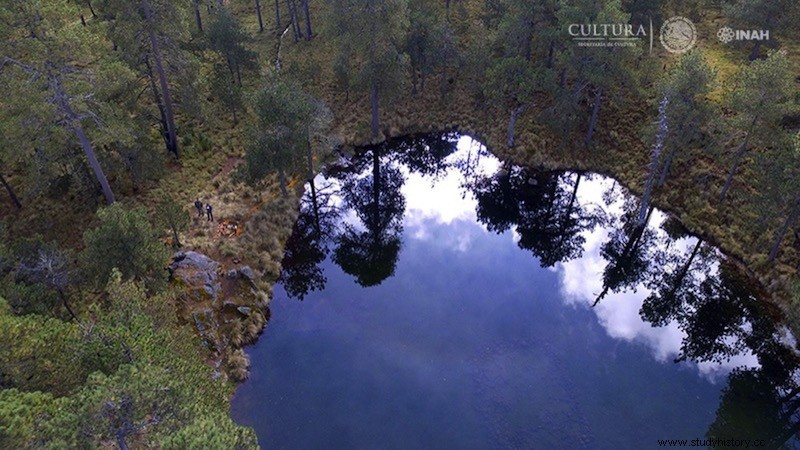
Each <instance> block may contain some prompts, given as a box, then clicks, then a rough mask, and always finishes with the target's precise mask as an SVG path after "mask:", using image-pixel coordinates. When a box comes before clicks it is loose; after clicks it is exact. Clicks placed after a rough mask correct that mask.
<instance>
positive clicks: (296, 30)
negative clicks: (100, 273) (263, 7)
mask: <svg viewBox="0 0 800 450" xmlns="http://www.w3.org/2000/svg"><path fill="white" fill-rule="evenodd" d="M286 9H287V10H289V24H290V25H291V26H292V37H293V38H294V42H298V41H299V40H300V24H298V23H297V13H296V11H295V10H294V5H293V3H292V0H286Z"/></svg>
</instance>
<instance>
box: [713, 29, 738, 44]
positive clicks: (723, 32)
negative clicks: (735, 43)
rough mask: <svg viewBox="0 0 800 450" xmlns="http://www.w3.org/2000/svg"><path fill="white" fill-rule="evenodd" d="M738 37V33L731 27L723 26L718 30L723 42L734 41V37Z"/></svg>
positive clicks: (718, 35)
mask: <svg viewBox="0 0 800 450" xmlns="http://www.w3.org/2000/svg"><path fill="white" fill-rule="evenodd" d="M735 37H736V33H735V32H734V31H733V29H732V28H731V27H722V28H720V29H719V31H717V38H718V39H719V40H720V42H722V43H723V44H727V43H728V42H730V41H732V40H733V38H735Z"/></svg>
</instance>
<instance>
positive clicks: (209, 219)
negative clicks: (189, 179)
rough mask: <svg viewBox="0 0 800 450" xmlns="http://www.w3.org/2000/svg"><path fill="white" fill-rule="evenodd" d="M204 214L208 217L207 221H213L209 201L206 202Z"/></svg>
mask: <svg viewBox="0 0 800 450" xmlns="http://www.w3.org/2000/svg"><path fill="white" fill-rule="evenodd" d="M206 216H207V217H208V221H209V222H213V221H214V210H213V208H212V207H211V203H206Z"/></svg>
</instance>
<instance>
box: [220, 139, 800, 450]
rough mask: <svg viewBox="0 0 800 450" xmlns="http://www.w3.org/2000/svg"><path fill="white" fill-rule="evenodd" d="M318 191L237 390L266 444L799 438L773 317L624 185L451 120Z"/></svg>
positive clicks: (362, 162) (381, 150)
mask: <svg viewBox="0 0 800 450" xmlns="http://www.w3.org/2000/svg"><path fill="white" fill-rule="evenodd" d="M311 187H312V185H311V184H308V185H307V188H306V194H305V196H304V198H303V201H302V206H301V214H300V217H299V219H298V222H297V224H296V225H295V229H294V231H293V234H292V237H291V239H290V240H289V242H288V243H287V248H286V254H285V256H284V261H283V271H282V275H281V281H280V283H278V284H277V285H276V287H275V291H274V298H273V300H272V302H271V303H270V312H271V318H270V321H269V323H268V325H267V327H266V329H265V330H264V334H263V335H262V337H261V338H260V339H259V340H258V342H257V343H256V344H255V345H253V346H251V347H248V348H247V353H248V355H249V357H250V361H251V376H250V378H249V379H248V380H247V381H246V382H244V383H243V384H241V385H240V386H239V387H238V389H237V391H236V395H235V397H234V399H233V402H232V415H233V417H234V419H235V420H236V421H237V422H238V423H240V424H242V425H247V426H251V427H253V428H254V429H255V430H256V432H257V434H258V437H259V441H260V443H261V445H262V447H264V448H281V449H282V448H287V449H298V448H325V449H331V448H347V449H354V448H359V449H361V448H404V449H405V448H591V449H595V448H609V449H611V448H658V447H659V443H658V440H660V439H686V440H687V442H688V443H691V441H692V440H695V442H697V443H700V444H702V445H703V446H708V445H712V446H724V445H717V444H724V443H725V441H724V440H725V439H728V440H730V439H749V440H751V441H752V442H754V441H753V440H755V439H758V440H760V441H761V442H762V443H763V444H764V445H763V447H767V448H769V447H776V446H779V445H782V444H784V443H787V444H786V445H789V446H792V445H796V441H794V440H791V439H790V438H791V436H793V434H794V433H795V432H796V431H797V429H798V428H800V416H798V409H800V402H797V399H796V397H795V395H796V394H797V392H795V391H794V389H796V388H797V387H798V385H797V382H796V380H797V379H798V377H797V376H796V375H797V367H798V362H797V355H796V353H795V351H794V350H793V347H794V346H795V343H794V340H793V338H792V337H791V335H790V334H789V333H788V332H787V331H786V330H785V329H784V327H782V326H781V325H780V324H778V323H776V322H775V320H773V317H775V316H776V315H775V314H774V308H770V307H769V306H768V305H766V304H765V303H764V302H762V301H760V300H759V299H758V296H757V295H756V294H755V293H754V290H753V287H752V286H751V284H750V283H749V281H748V280H747V279H746V278H745V277H743V276H742V275H741V274H740V273H739V271H738V270H737V269H736V268H735V265H734V264H732V263H731V262H730V261H728V260H727V258H725V256H724V255H722V254H721V253H720V252H719V251H718V250H716V249H714V248H713V247H712V246H711V245H709V244H707V243H705V242H703V241H701V240H698V239H697V238H696V237H693V236H692V235H691V233H690V232H689V230H687V229H685V228H684V227H683V225H681V224H680V222H678V221H677V220H676V219H675V218H674V217H671V216H669V215H668V214H665V213H663V212H661V211H659V210H657V209H654V208H645V211H644V214H646V216H645V217H646V226H644V227H642V226H638V223H637V221H636V219H637V217H638V216H639V213H640V211H639V209H640V208H641V207H640V205H639V202H638V199H637V198H635V197H633V196H632V195H630V194H629V193H628V192H627V191H626V190H625V189H624V188H623V187H621V186H620V185H619V184H618V183H616V182H615V181H614V180H612V179H609V178H605V177H602V176H600V175H596V174H591V173H585V172H580V173H579V172H573V171H553V170H546V169H523V168H520V167H517V166H514V165H512V164H508V163H503V162H501V161H499V160H498V159H497V158H495V157H494V156H492V155H491V154H490V153H488V152H487V151H486V149H485V148H484V147H483V146H481V145H480V144H479V143H477V142H474V141H473V140H472V139H470V138H469V137H465V136H458V135H456V134H453V133H442V134H431V135H422V136H414V137H409V138H404V139H399V140H393V141H389V142H388V143H386V144H382V145H380V146H378V147H374V148H366V149H359V151H357V152H355V154H353V155H343V156H342V157H341V158H340V161H339V162H338V163H337V164H333V165H331V166H330V167H327V168H326V169H325V170H324V171H323V173H322V174H320V175H319V176H317V177H316V179H315V180H314V184H313V189H312V188H311ZM790 394H791V395H790ZM793 400H794V401H793ZM787 441H788V442H787ZM673 444H674V445H677V444H675V443H673ZM728 444H729V445H730V444H731V442H729V443H728ZM751 445H753V444H752V443H751Z"/></svg>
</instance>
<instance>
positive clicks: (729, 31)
mask: <svg viewBox="0 0 800 450" xmlns="http://www.w3.org/2000/svg"><path fill="white" fill-rule="evenodd" d="M717 39H719V41H720V42H722V43H723V44H728V43H730V42H733V41H768V40H769V30H734V29H733V28H731V27H722V28H720V29H719V31H717Z"/></svg>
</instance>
